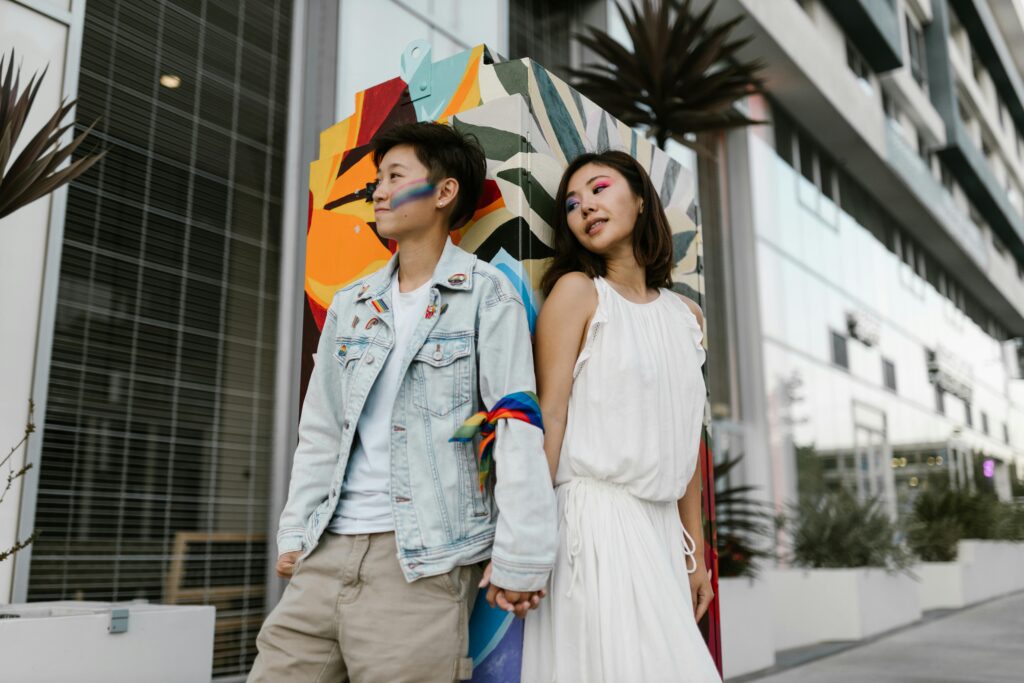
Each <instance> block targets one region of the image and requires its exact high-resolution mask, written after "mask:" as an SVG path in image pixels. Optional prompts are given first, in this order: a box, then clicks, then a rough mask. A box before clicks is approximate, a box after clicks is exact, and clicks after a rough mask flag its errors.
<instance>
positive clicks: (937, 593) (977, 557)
mask: <svg viewBox="0 0 1024 683" xmlns="http://www.w3.org/2000/svg"><path fill="white" fill-rule="evenodd" d="M914 571H915V572H916V573H917V574H918V575H919V576H920V577H921V582H920V584H919V585H918V592H919V594H920V598H921V608H922V609H926V610H927V609H940V608H958V607H965V606H967V605H973V604H975V603H978V602H982V601H984V600H988V599H989V598H994V597H996V596H998V595H1004V594H1006V593H1012V592H1014V591H1018V590H1022V589H1024V543H1020V542H1011V541H979V540H963V541H960V546H959V550H958V553H957V559H956V561H954V562H923V563H921V564H920V565H918V566H917V568H915V570H914Z"/></svg>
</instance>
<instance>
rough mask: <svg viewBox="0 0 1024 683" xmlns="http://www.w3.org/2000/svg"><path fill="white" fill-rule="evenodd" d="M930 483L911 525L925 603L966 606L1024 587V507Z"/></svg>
mask: <svg viewBox="0 0 1024 683" xmlns="http://www.w3.org/2000/svg"><path fill="white" fill-rule="evenodd" d="M929 483H931V484H932V486H929V487H928V488H927V489H925V490H923V491H921V492H920V493H919V494H918V496H917V498H916V499H915V500H914V508H913V512H912V514H911V517H910V521H909V524H908V531H907V541H908V543H909V545H910V548H911V550H912V551H913V553H914V554H915V555H916V556H917V557H918V558H919V559H920V564H918V565H917V567H916V568H915V573H917V575H918V576H920V579H921V581H920V583H919V591H920V599H921V606H922V608H923V609H937V608H956V607H964V606H966V605H971V604H974V603H976V602H980V601H982V600H986V599H988V598H991V597H994V596H997V595H1001V594H1004V593H1009V592H1012V591H1016V590H1021V589H1024V572H1022V571H1021V567H1022V566H1024V507H1022V506H1021V505H1019V504H1013V503H1005V502H1001V501H1000V500H999V499H998V498H996V496H995V495H994V494H991V493H970V492H967V491H960V490H956V489H952V488H950V487H949V486H948V484H942V483H940V482H929ZM936 484H937V485H936Z"/></svg>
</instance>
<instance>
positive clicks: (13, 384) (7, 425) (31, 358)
mask: <svg viewBox="0 0 1024 683" xmlns="http://www.w3.org/2000/svg"><path fill="white" fill-rule="evenodd" d="M83 11H84V3H83V2H81V1H73V0H65V1H64V2H59V1H57V0H37V1H33V2H27V1H26V2H19V1H16V0H0V50H2V51H3V52H4V53H5V54H7V55H9V54H10V50H11V48H13V49H14V50H15V51H16V53H17V60H18V62H19V63H21V64H23V65H24V66H23V70H22V83H24V82H25V80H27V77H28V76H30V75H31V74H32V73H34V72H36V71H41V70H42V69H43V68H44V67H47V66H49V71H48V72H47V74H46V79H45V80H44V81H43V85H42V87H41V88H40V90H39V94H38V96H37V97H36V100H35V104H34V106H33V108H32V112H31V115H30V116H29V119H28V121H27V123H26V125H25V129H24V130H23V132H22V136H21V144H20V145H19V146H17V147H15V155H16V154H17V153H18V152H19V151H20V149H21V147H23V146H24V145H25V143H26V142H27V141H28V140H29V139H30V138H31V136H32V135H33V134H34V133H35V132H36V131H37V130H38V129H39V127H40V126H41V125H42V124H43V122H45V120H46V119H48V118H49V117H50V116H51V115H52V114H53V112H54V111H55V110H56V108H57V107H58V106H59V103H60V100H61V98H62V97H63V96H67V95H68V94H69V92H73V88H74V86H75V81H76V80H77V74H75V75H72V76H71V77H69V75H68V74H67V73H65V70H66V64H67V63H68V58H69V57H72V58H73V61H74V62H77V60H78V57H77V50H78V47H77V44H76V42H75V35H74V31H73V29H72V24H73V20H74V17H75V16H78V17H79V19H80V17H81V13H82V12H83ZM79 24H80V21H79ZM65 197H66V190H60V191H58V192H57V193H55V194H54V195H52V196H50V197H44V198H43V199H40V200H38V201H36V202H34V203H32V204H30V205H29V206H26V207H24V208H22V209H20V210H19V211H17V212H15V213H13V214H11V215H10V216H8V217H6V218H4V219H2V220H0V339H2V340H3V353H0V386H2V387H3V391H0V457H3V456H5V455H6V454H7V453H8V452H9V451H10V448H11V447H12V446H13V445H14V444H15V443H17V442H18V440H19V439H20V438H21V436H22V433H23V431H24V429H25V424H26V422H27V419H28V400H29V399H30V398H33V399H35V400H36V402H37V409H36V415H35V420H36V423H37V425H40V424H41V423H42V421H43V413H42V408H44V407H45V396H39V395H37V394H38V392H37V389H36V387H39V386H40V383H39V381H38V379H39V377H38V376H39V374H40V372H42V373H43V376H44V377H45V373H46V368H47V367H48V365H49V352H48V341H47V339H48V338H49V336H50V334H51V333H52V324H53V320H52V313H53V310H52V309H53V303H54V302H53V301H50V302H49V306H48V305H47V301H46V299H47V298H48V297H52V296H54V295H55V294H56V289H55V288H53V287H52V285H53V284H54V283H55V282H56V277H55V275H56V273H55V272H54V271H55V270H56V269H57V268H58V267H59V264H60V258H59V254H60V238H61V236H62V234H63V212H64V203H65ZM55 253H56V256H57V258H56V260H54V259H53V257H54V254H55ZM50 269H52V270H50ZM47 279H49V280H51V282H50V285H51V286H48V285H47ZM47 308H49V316H48V315H47ZM40 336H42V337H43V339H42V342H43V344H42V345H43V347H44V348H43V349H42V350H43V353H42V354H40V353H39V351H40ZM43 355H45V358H44V357H42V356H43ZM41 386H43V387H44V391H45V380H44V381H43V382H42V385H41ZM40 439H41V435H40V434H39V432H37V433H36V434H35V435H34V436H33V437H32V442H31V443H30V444H29V448H31V447H32V446H33V445H34V446H35V447H36V448H38V444H39V443H40ZM25 454H26V448H22V449H21V450H19V452H18V453H17V454H16V455H15V456H14V457H13V458H12V460H11V462H10V465H11V466H12V467H13V468H15V469H17V468H19V467H21V465H22V464H23V462H24V458H25ZM6 475H7V470H6V468H5V469H4V470H3V471H0V483H3V482H6V479H7V477H6ZM21 484H22V480H19V481H18V482H17V483H16V485H15V486H14V487H13V488H12V489H11V490H10V491H9V492H8V494H7V497H6V499H5V500H4V502H3V505H2V506H0V548H2V549H6V548H8V547H10V546H11V545H13V543H14V542H15V539H16V538H17V537H18V533H17V526H18V522H19V509H20V507H21V504H22V496H21V494H22V486H21ZM14 564H15V562H14V559H12V558H9V559H7V560H6V561H4V562H2V563H0V603H6V602H8V601H9V600H10V595H11V587H12V580H13V571H14Z"/></svg>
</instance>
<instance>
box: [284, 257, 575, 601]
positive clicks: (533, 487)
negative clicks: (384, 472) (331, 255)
mask: <svg viewBox="0 0 1024 683" xmlns="http://www.w3.org/2000/svg"><path fill="white" fill-rule="evenodd" d="M397 265H398V262H397V256H395V257H393V258H392V259H391V261H390V262H389V263H388V265H387V266H386V267H384V268H382V269H381V270H379V271H377V272H376V273H374V274H372V275H370V276H368V277H366V278H364V279H362V280H359V281H357V282H355V283H354V284H352V285H350V286H348V287H346V288H344V289H342V290H341V291H339V292H338V293H337V294H336V295H335V296H334V300H333V301H332V302H331V305H330V308H329V309H328V311H327V318H326V321H325V323H324V328H323V331H322V333H321V336H320V343H319V347H318V349H317V353H316V361H315V367H314V369H313V374H312V376H311V378H310V381H309V388H308V390H307V393H306V398H305V403H304V405H303V408H302V417H301V420H300V422H299V445H298V448H297V449H296V451H295V458H294V461H293V464H292V477H291V483H290V486H289V490H288V502H287V503H286V504H285V508H284V511H283V512H282V514H281V521H280V527H279V531H278V535H277V543H278V551H279V552H280V553H285V552H289V551H294V550H302V551H303V555H302V556H303V557H305V556H307V555H308V554H309V553H311V552H312V551H313V549H314V548H315V547H316V545H317V543H318V542H319V539H320V537H321V535H322V534H323V533H324V530H325V529H326V528H327V526H328V524H329V523H330V521H331V516H332V514H333V512H334V508H335V506H336V505H337V504H338V495H339V493H340V491H341V486H342V481H343V479H344V477H345V469H346V467H347V465H348V459H349V454H350V453H351V451H352V442H353V437H354V436H355V432H356V424H357V423H358V422H359V415H360V413H361V412H362V410H363V405H364V403H365V402H366V397H367V394H369V392H370V388H371V387H372V386H373V382H374V380H375V378H376V376H377V374H378V372H379V371H380V369H381V366H382V365H383V364H384V361H385V359H386V358H387V356H388V355H389V354H390V353H392V351H393V349H392V347H393V345H394V343H395V333H394V321H393V318H392V315H391V311H390V309H391V296H392V293H391V280H392V275H393V273H394V270H395V268H396V267H397ZM430 286H431V292H430V301H429V305H428V307H427V309H426V310H425V311H424V315H423V317H422V318H421V319H420V321H419V323H418V324H417V327H416V329H415V331H414V332H413V338H412V341H411V348H412V349H415V350H416V351H415V352H414V353H412V352H410V353H408V354H406V355H405V358H404V360H403V363H402V367H401V370H400V375H401V377H402V380H401V384H400V387H399V390H398V397H397V399H396V400H395V407H394V412H393V415H392V419H391V427H390V429H391V475H390V479H391V484H390V485H391V492H390V495H391V509H392V513H393V515H394V521H395V539H396V541H397V545H398V561H399V563H400V565H401V567H402V572H403V573H404V575H405V578H406V580H408V581H414V580H415V579H417V578H420V577H424V576H432V575H435V574H441V573H444V572H447V571H450V570H451V569H453V568H454V567H456V566H459V565H465V564H471V563H473V562H478V561H481V560H484V559H486V558H487V557H488V556H490V558H491V560H492V562H493V566H492V575H491V578H492V581H493V583H494V584H495V585H497V586H501V587H502V588H508V589H510V590H536V589H539V588H541V587H542V586H543V585H544V583H545V581H546V580H547V577H548V574H549V572H550V571H551V567H552V565H553V564H554V560H555V549H556V543H557V536H556V530H555V527H556V513H555V497H554V492H553V490H552V486H551V479H550V475H549V473H548V465H547V461H546V459H545V457H544V448H543V433H542V432H541V430H540V429H538V428H536V427H534V426H532V425H529V424H527V423H525V422H520V421H517V420H503V421H501V422H499V423H498V426H497V439H496V445H495V451H494V468H495V472H496V479H495V485H494V486H493V487H485V490H484V491H481V490H480V487H479V483H478V478H477V463H476V456H475V448H476V445H475V444H474V443H450V442H449V441H448V439H449V438H450V437H451V436H452V435H453V434H454V432H455V430H456V428H458V426H459V425H461V424H462V422H463V421H464V420H465V419H466V418H467V417H469V416H470V415H472V414H473V413H475V412H477V411H478V410H481V409H488V408H490V406H492V405H493V404H494V403H495V402H496V401H498V400H499V399H500V398H502V397H503V396H506V395H508V394H511V393H514V392H517V391H534V390H535V378H534V372H533V350H532V348H531V344H530V332H529V326H528V324H527V320H526V312H525V309H524V307H523V303H522V301H521V300H520V299H519V297H518V295H517V294H516V292H515V291H514V290H513V288H512V285H511V283H510V282H509V280H508V279H507V278H506V277H505V276H504V275H502V274H501V272H500V271H499V270H497V269H496V268H494V267H493V266H491V265H490V264H488V263H485V262H483V261H479V260H477V257H476V256H474V255H472V254H469V253H467V252H465V251H463V250H462V249H460V248H459V247H457V246H455V245H454V244H452V242H451V241H450V240H449V241H448V243H447V245H446V246H445V248H444V251H443V253H442V255H441V259H440V261H439V262H438V264H437V267H436V269H435V270H434V275H433V278H432V280H431V285H430ZM477 440H479V439H477ZM492 491H493V495H492Z"/></svg>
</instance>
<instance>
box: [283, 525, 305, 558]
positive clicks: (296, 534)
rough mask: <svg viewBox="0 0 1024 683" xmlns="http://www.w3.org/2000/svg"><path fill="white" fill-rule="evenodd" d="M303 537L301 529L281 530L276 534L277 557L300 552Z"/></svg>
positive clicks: (303, 533)
mask: <svg viewBox="0 0 1024 683" xmlns="http://www.w3.org/2000/svg"><path fill="white" fill-rule="evenodd" d="M304 536H305V532H304V530H303V529H282V530H281V531H279V532H277V556H278V557H280V556H281V555H284V554H285V553H290V552H294V551H296V550H302V546H303V538H304Z"/></svg>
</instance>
